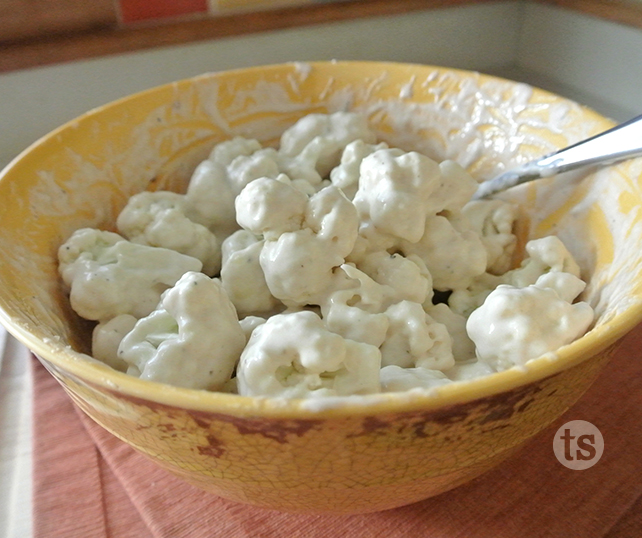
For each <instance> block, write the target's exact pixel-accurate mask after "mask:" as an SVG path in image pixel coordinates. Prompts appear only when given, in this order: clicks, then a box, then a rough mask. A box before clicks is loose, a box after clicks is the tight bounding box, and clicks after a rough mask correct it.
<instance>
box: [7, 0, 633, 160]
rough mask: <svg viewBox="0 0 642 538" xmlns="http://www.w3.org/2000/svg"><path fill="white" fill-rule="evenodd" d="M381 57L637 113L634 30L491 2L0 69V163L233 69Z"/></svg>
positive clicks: (532, 6) (614, 113) (607, 110)
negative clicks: (130, 105) (125, 106)
mask: <svg viewBox="0 0 642 538" xmlns="http://www.w3.org/2000/svg"><path fill="white" fill-rule="evenodd" d="M330 59H342V60H391V61H402V62H419V63H428V64H435V65H444V66H451V67H458V68H463V69H473V70H477V71H482V72H488V73H494V74H499V75H503V76H508V77H510V78H514V79H519V80H523V81H525V82H529V83H532V84H535V85H537V86H541V87H544V88H546V89H550V90H552V91H556V92H558V93H561V94H563V95H565V96H568V97H571V98H574V99H576V100H578V101H580V102H582V103H584V104H587V105H589V106H592V107H593V108H595V109H597V110H598V111H599V112H602V113H603V114H605V115H607V116H610V117H613V118H614V119H617V120H624V119H627V118H628V117H631V116H633V115H636V114H637V113H642V92H640V91H639V90H638V89H639V88H641V87H642V84H641V82H642V69H639V67H640V66H642V31H640V30H636V29H633V28H629V27H626V26H623V25H619V24H615V23H610V22H607V21H603V20H599V19H596V18H593V17H589V16H585V15H581V14H578V13H576V12H571V11H566V10H563V9H560V8H556V7H551V6H544V5H541V4H536V3H531V2H496V3H492V4H481V5H470V6H462V7H451V8H444V9H434V10H428V11H425V12H414V13H409V14H405V15H398V16H393V17H380V18H373V19H363V20H355V21H345V22H339V23H332V24H326V25H318V26H313V27H305V28H300V29H290V30H283V31H276V32H269V33H264V34H256V35H251V36H244V37H238V38H228V39H222V40H214V41H209V42H202V43H194V44H188V45H182V46H173V47H167V48H159V49H154V50H148V51H142V52H134V53H129V54H123V55H118V56H110V57H103V58H97V59H93V60H87V61H80V62H74V63H70V64H61V65H55V66H48V67H42V68H35V69H28V70H23V71H16V72H11V73H6V74H0V125H1V131H0V132H1V133H2V136H0V165H3V164H6V163H7V162H9V160H10V159H11V158H13V157H14V156H15V155H17V154H18V153H19V152H20V151H21V150H23V149H24V148H26V147H27V146H28V145H29V144H31V143H32V142H33V141H35V140H36V139H38V138H39V137H40V136H42V135H44V134H46V133H47V132H49V131H50V130H52V129H54V128H55V127H57V126H58V125H60V124H62V123H64V122H66V121H67V120H70V119H72V118H74V117H76V116H78V115H79V114H82V113H83V112H85V111H87V110H89V109H91V108H93V107H96V106H99V105H101V104H104V103H107V102H109V101H111V100H113V99H116V98H118V97H121V96H124V95H127V94H130V93H133V92H136V91H139V90H142V89H145V88H148V87H151V86H155V85H158V84H162V83H165V82H170V81H173V80H177V79H181V78H185V77H189V76H192V75H197V74H199V73H203V72H206V71H215V70H221V69H228V68H234V67H244V66H250V65H258V64H267V63H278V62H285V61H296V60H299V61H306V60H308V61H309V60H330Z"/></svg>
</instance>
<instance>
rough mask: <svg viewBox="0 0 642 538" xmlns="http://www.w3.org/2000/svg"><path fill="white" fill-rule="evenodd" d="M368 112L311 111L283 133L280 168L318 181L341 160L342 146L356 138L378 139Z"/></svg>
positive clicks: (367, 140)
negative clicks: (317, 112)
mask: <svg viewBox="0 0 642 538" xmlns="http://www.w3.org/2000/svg"><path fill="white" fill-rule="evenodd" d="M375 138H376V137H375V134H374V132H372V131H371V130H370V129H369V127H368V122H367V119H366V118H365V116H363V115H361V114H356V113H353V112H335V113H333V114H308V115H307V116H304V117H303V118H301V119H300V120H299V121H297V122H296V123H295V124H294V125H293V126H292V127H290V128H289V129H287V130H286V131H285V132H284V133H283V135H282V136H281V145H280V149H279V156H280V166H281V170H282V171H283V172H285V173H287V174H288V175H289V176H290V177H291V178H303V179H306V180H308V181H309V182H310V183H312V184H313V185H314V184H318V183H320V182H321V180H322V179H324V178H327V177H328V174H329V173H330V171H331V170H332V169H333V168H334V167H335V166H337V165H338V164H339V161H340V158H341V153H342V152H343V149H344V148H345V147H346V146H347V145H348V144H349V143H350V142H353V141H354V140H363V141H364V142H367V143H371V144H372V143H374V142H375Z"/></svg>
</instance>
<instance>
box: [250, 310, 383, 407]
mask: <svg viewBox="0 0 642 538" xmlns="http://www.w3.org/2000/svg"><path fill="white" fill-rule="evenodd" d="M380 367H381V355H380V353H379V350H378V349H377V348H376V347H375V346H371V345H368V344H363V343H358V342H354V341H352V340H348V339H345V338H343V337H341V336H339V335H338V334H334V333H331V332H330V331H328V330H327V329H326V328H325V326H324V324H323V321H322V320H321V318H320V317H319V316H318V315H317V314H315V313H314V312H310V311H305V310H304V311H300V312H294V313H290V314H278V315H276V316H272V317H271V318H269V319H268V320H267V321H266V322H265V323H263V324H262V325H259V326H258V327H256V328H255V329H254V331H253V332H252V336H251V337H250V341H249V342H248V344H247V346H246V348H245V350H244V351H243V353H242V355H241V360H240V362H239V365H238V369H237V381H238V391H239V394H241V395H243V396H269V397H285V398H317V397H324V396H348V395H351V394H372V393H376V392H379V388H380V384H379V369H380Z"/></svg>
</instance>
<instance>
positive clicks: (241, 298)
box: [221, 230, 281, 317]
mask: <svg viewBox="0 0 642 538" xmlns="http://www.w3.org/2000/svg"><path fill="white" fill-rule="evenodd" d="M263 244H264V241H263V240H262V239H259V238H258V237H256V236H255V235H254V234H252V233H251V232H248V231H246V230H238V231H237V232H234V233H233V234H232V235H230V236H229V237H228V238H227V239H225V241H223V248H222V249H223V267H222V268H221V282H222V283H223V288H225V291H226V292H227V294H228V296H229V298H230V300H231V301H232V303H233V304H234V306H235V307H236V310H237V312H238V314H239V316H241V317H243V316H247V315H248V314H253V313H269V312H273V311H274V310H276V309H277V308H278V307H279V305H280V304H281V303H280V302H279V301H278V299H276V298H275V297H274V296H273V295H272V293H271V292H270V289H269V288H268V286H267V283H266V281H265V276H264V274H263V269H262V268H261V264H260V262H259V258H260V256H261V250H262V249H263Z"/></svg>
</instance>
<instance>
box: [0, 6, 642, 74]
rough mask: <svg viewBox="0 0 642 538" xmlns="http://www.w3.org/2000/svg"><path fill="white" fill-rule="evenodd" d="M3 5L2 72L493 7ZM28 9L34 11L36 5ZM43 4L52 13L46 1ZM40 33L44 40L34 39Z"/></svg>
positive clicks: (591, 10)
mask: <svg viewBox="0 0 642 538" xmlns="http://www.w3.org/2000/svg"><path fill="white" fill-rule="evenodd" d="M7 1H8V2H9V5H8V7H3V8H1V9H0V72H8V71H13V70H18V69H26V68H30V67H36V66H42V65H48V64H56V63H64V62H71V61H74V60H81V59H87V58H94V57H98V56H104V55H111V54H120V53H125V52H131V51H136V50H143V49H150V48H156V47H163V46H171V45H179V44H183V43H190V42H196V41H205V40H212V39H220V38H224V37H232V36H241V35H246V34H251V33H257V32H265V31H271V30H279V29H285V28H293V27H302V26H310V25H317V24H322V23H328V22H335V21H341V20H349V19H356V18H364V17H376V16H385V15H394V14H400V13H407V12H411V11H417V10H427V9H439V8H446V7H456V6H463V5H470V4H480V3H491V2H493V0H397V1H395V2H391V1H390V0H350V1H347V0H346V1H338V2H337V1H335V2H321V3H313V4H304V5H301V6H296V7H285V8H279V9H272V10H266V11H259V12H243V13H237V14H232V15H224V16H209V15H202V14H201V15H195V16H188V17H185V18H181V19H172V20H170V21H169V22H167V21H164V20H159V21H154V22H150V23H145V24H142V23H141V24H139V25H136V26H126V27H123V26H122V25H121V24H119V23H118V20H117V16H116V13H115V11H114V10H115V8H114V7H113V6H114V5H115V4H114V3H113V2H110V1H109V0H99V1H98V0H97V1H96V2H84V1H83V2H80V1H79V0H60V1H61V2H62V4H65V5H66V6H67V7H69V6H70V5H72V4H73V5H74V6H76V7H78V6H81V5H82V6H93V7H90V8H88V11H87V12H86V13H85V14H84V15H83V14H77V13H76V14H75V15H74V17H73V20H67V19H65V17H64V13H65V12H67V13H68V11H65V10H58V11H57V12H55V13H49V14H47V15H45V14H43V13H38V10H36V13H33V14H31V15H30V14H28V13H25V12H24V10H23V12H22V15H20V14H19V13H18V14H17V15H16V13H15V12H14V11H12V10H11V9H9V8H12V6H13V8H15V7H16V6H18V5H20V4H21V5H22V6H24V5H25V2H24V0H7ZM514 1H519V0H514ZM538 1H540V2H542V3H545V4H551V5H556V6H559V7H562V8H567V9H572V10H576V11H580V12H583V13H587V14H589V15H592V16H596V17H601V18H604V19H608V20H612V21H615V22H618V23H622V24H627V25H632V26H636V27H639V28H642V3H639V2H630V1H624V0H613V1H611V0H609V1H607V0H538ZM30 5H31V4H30ZM33 5H37V2H36V3H35V4H33ZM41 5H44V3H43V4H41ZM46 5H47V6H49V5H50V2H47V3H46ZM110 6H111V7H110ZM41 9H43V8H41ZM110 10H111V11H110ZM76 11H78V10H76ZM25 20H31V23H29V24H27V25H26V26H22V27H20V25H19V24H18V23H19V22H20V21H25ZM20 28H22V30H20ZM39 29H40V30H39ZM40 31H42V32H43V33H39V32H40ZM20 32H22V33H20Z"/></svg>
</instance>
